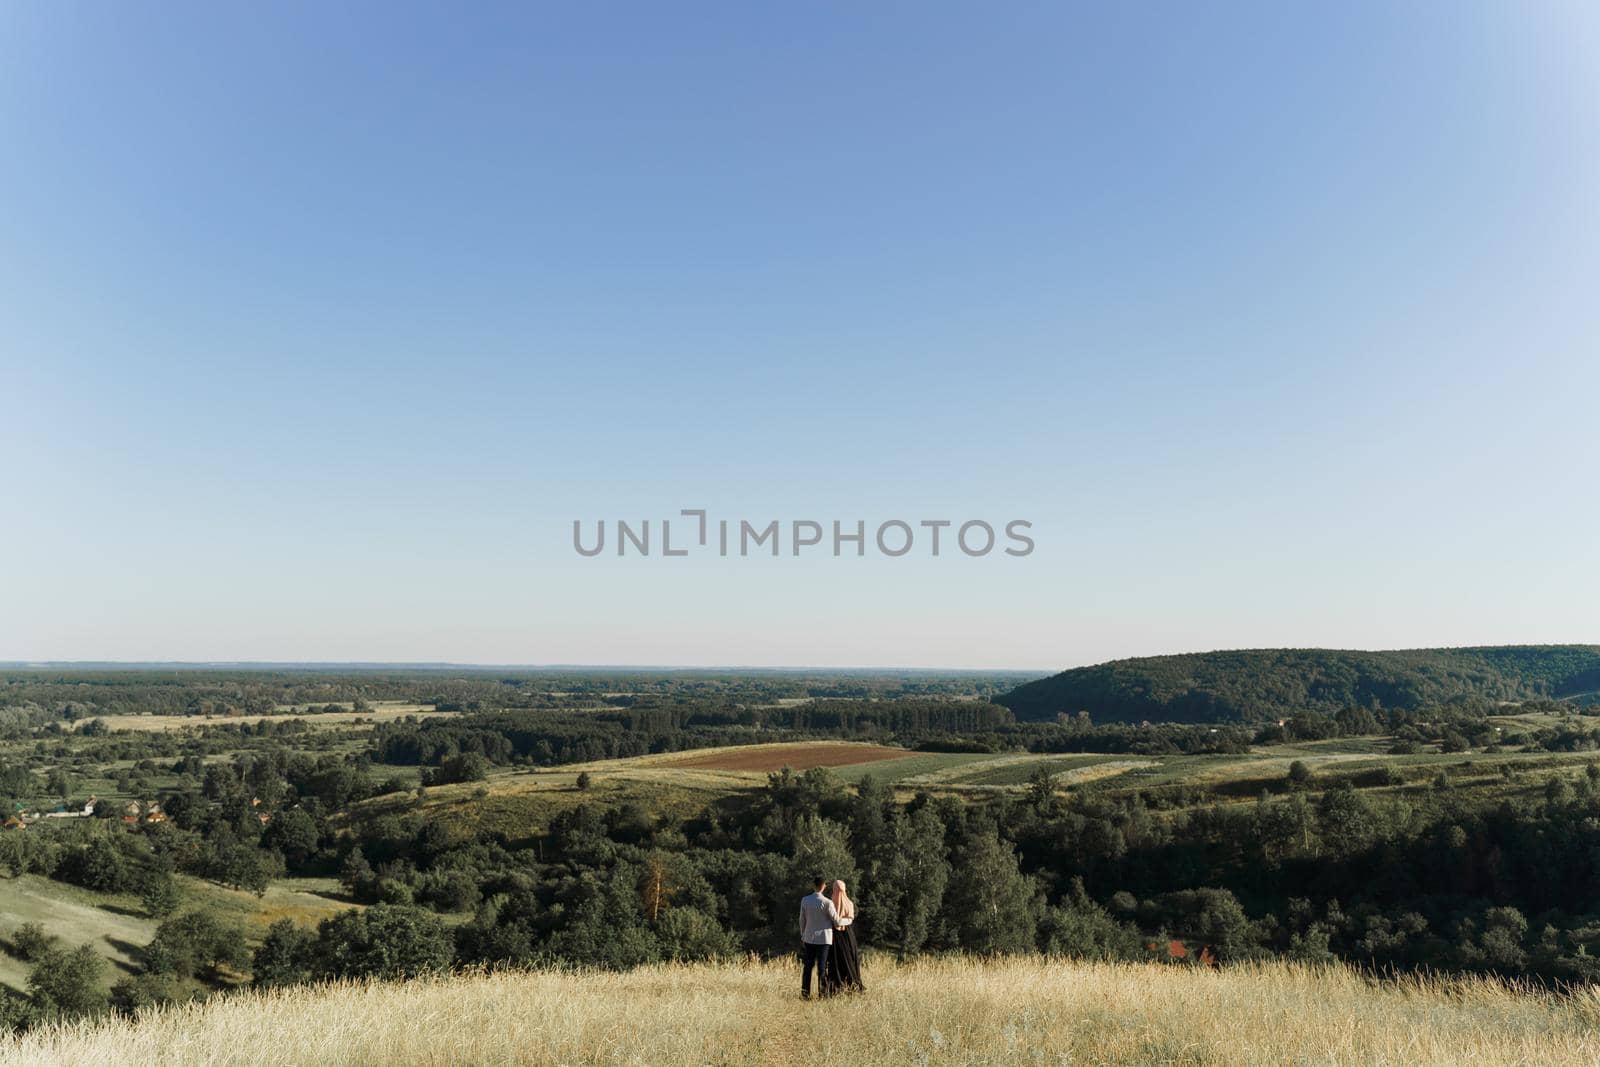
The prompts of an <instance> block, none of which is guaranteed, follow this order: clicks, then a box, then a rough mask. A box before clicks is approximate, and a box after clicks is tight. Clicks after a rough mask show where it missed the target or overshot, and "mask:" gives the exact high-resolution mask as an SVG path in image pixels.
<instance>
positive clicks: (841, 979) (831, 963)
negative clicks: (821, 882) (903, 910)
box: [823, 878, 866, 994]
mask: <svg viewBox="0 0 1600 1067" xmlns="http://www.w3.org/2000/svg"><path fill="white" fill-rule="evenodd" d="M828 899H829V900H831V901H833V910H834V911H836V912H838V913H839V925H837V926H835V927H834V928H833V951H831V952H829V953H828V978H827V981H826V983H825V984H824V985H823V989H825V990H826V991H827V992H828V993H829V994H833V993H861V992H865V990H866V986H864V985H862V984H861V952H860V950H859V949H858V948H857V946H856V929H855V921H856V905H855V902H854V901H852V900H851V899H850V894H849V893H848V892H847V891H846V889H845V884H844V881H843V879H839V878H835V879H834V881H833V884H832V885H831V886H829V887H828Z"/></svg>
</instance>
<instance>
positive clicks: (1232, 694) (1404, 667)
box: [995, 645, 1600, 722]
mask: <svg viewBox="0 0 1600 1067" xmlns="http://www.w3.org/2000/svg"><path fill="white" fill-rule="evenodd" d="M1596 690H1600V646H1596V645H1505V646H1498V647H1489V648H1424V649H1410V650H1406V651H1399V652H1358V651H1340V650H1335V649H1322V648H1266V649H1246V650H1242V651H1233V652H1194V653H1187V654H1184V655H1178V656H1148V657H1143V658H1139V659H1124V660H1114V661H1112V662H1110V663H1102V664H1099V665H1098V666H1094V667H1078V668H1075V669H1073V670H1069V671H1063V672H1062V673H1060V674H1057V675H1054V676H1052V677H1050V678H1044V679H1041V680H1040V681H1037V682H1030V683H1029V684H1027V685H1024V686H1021V687H1019V688H1017V689H1014V690H1012V691H1011V692H1009V693H1007V694H1005V695H1004V696H1001V697H997V698H996V700H995V702H996V703H998V704H1002V705H1004V706H1006V707H1008V708H1010V709H1011V710H1012V711H1013V712H1014V713H1015V714H1016V716H1017V718H1019V719H1022V720H1024V721H1029V720H1031V721H1042V720H1049V719H1053V718H1054V717H1055V716H1056V714H1057V713H1059V712H1067V713H1069V714H1071V713H1075V712H1078V711H1087V712H1088V713H1089V714H1090V716H1092V717H1093V718H1094V720H1095V721H1096V722H1139V721H1142V720H1145V719H1148V720H1150V721H1152V722H1261V721H1265V720H1269V719H1276V718H1279V717H1281V716H1284V715H1292V714H1295V713H1297V712H1315V713H1322V714H1330V715H1331V714H1333V713H1335V712H1337V711H1339V710H1340V709H1341V708H1346V707H1352V706H1355V707H1366V708H1375V709H1379V710H1387V709H1390V708H1400V709H1404V710H1408V711H1412V710H1416V709H1418V708H1423V707H1428V706H1430V705H1435V704H1442V703H1445V702H1447V701H1450V700H1453V699H1459V698H1463V697H1473V696H1477V697H1483V698H1486V699H1489V700H1532V699H1540V698H1546V699H1548V698H1554V699H1562V698H1568V697H1576V696H1580V695H1582V694H1590V693H1593V692H1594V691H1596Z"/></svg>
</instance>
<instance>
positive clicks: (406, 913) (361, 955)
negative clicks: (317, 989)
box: [312, 904, 455, 978]
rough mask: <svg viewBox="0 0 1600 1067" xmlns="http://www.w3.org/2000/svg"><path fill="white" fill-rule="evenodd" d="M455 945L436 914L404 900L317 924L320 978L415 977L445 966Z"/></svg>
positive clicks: (315, 959)
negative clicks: (412, 905)
mask: <svg viewBox="0 0 1600 1067" xmlns="http://www.w3.org/2000/svg"><path fill="white" fill-rule="evenodd" d="M454 955H455V949H454V945H453V943H452V939H451V936H450V930H449V928H448V927H446V926H445V925H444V923H443V922H441V921H440V920H439V919H437V918H435V917H434V916H433V915H431V914H429V913H428V912H426V911H424V910H422V909H421V908H416V907H410V906H408V905H403V904H374V905H373V906H372V907H370V908H367V909H365V910H361V911H358V910H355V909H352V910H350V911H343V912H340V913H339V914H338V915H335V916H333V917H332V918H328V919H324V920H322V922H321V924H320V925H319V926H318V927H317V940H316V945H315V947H314V949H313V952H312V972H313V974H314V975H315V976H316V977H319V978H414V977H416V976H418V975H422V974H430V973H434V972H437V971H443V970H446V969H448V968H449V966H450V963H451V960H452V959H453V958H454Z"/></svg>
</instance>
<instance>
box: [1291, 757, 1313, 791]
mask: <svg viewBox="0 0 1600 1067" xmlns="http://www.w3.org/2000/svg"><path fill="white" fill-rule="evenodd" d="M1288 782H1289V787H1290V788H1291V789H1304V788H1305V787H1306V786H1308V785H1310V784H1311V768H1310V767H1307V766H1306V765H1305V763H1304V762H1303V761H1301V760H1295V761H1294V762H1293V763H1291V764H1289V775H1288Z"/></svg>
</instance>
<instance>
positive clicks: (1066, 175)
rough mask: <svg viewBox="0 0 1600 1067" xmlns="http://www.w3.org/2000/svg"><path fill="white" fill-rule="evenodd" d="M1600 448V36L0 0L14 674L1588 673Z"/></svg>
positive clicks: (1406, 21)
mask: <svg viewBox="0 0 1600 1067" xmlns="http://www.w3.org/2000/svg"><path fill="white" fill-rule="evenodd" d="M1597 415H1600V7H1596V6H1595V5H1592V4H1587V3H1579V2H1573V3H1557V2H1549V3H1547V2H1534V3H1485V4H1473V3H1393V2H1388V0H1385V2H1381V3H1359V2H1358V3H1339V4H1323V5H1309V4H1284V3H1278V2H1263V3H1260V4H1249V5H1212V4H1206V5H1195V4H1179V3H1167V4H1145V3H1135V4H1064V3H1041V4H1005V5H994V4H965V5H952V4H940V3H934V4H922V3H917V4H910V3H907V4H860V3H850V4H837V5H832V4H804V5H772V4H750V3H728V4H698V3H688V4H661V3H649V4H644V3H641V4H563V5H548V6H544V5H533V4H506V5H503V6H500V5H493V4H468V5H444V4H387V3H385V4H359V3H340V4H322V3H306V4H255V3H249V4H247V3H220V4H219V3H211V2H206V3H188V4H185V3H163V4H157V5H149V4H142V5H134V4H116V3H109V2H102V3H92V4H84V3H69V2H52V3H33V4H25V3H12V4H5V5H3V6H0V493H3V496H0V500H3V505H0V659H11V658H18V659H28V658H36V659H45V658H51V659H128V660H136V659H193V660H217V659H229V660H235V659H256V660H291V659H292V660H355V659H360V660H393V661H416V660H453V661H463V662H496V663H633V664H772V665H799V664H816V665H913V666H933V667H976V666H990V667H1025V668H1039V669H1052V668H1059V667H1065V666H1069V665H1075V664H1081V663H1087V662H1094V661H1098V660H1102V659H1106V658H1110V657H1114V656H1127V655H1140V654H1147V653H1156V652H1170V651H1184V650H1195V649H1208V648H1222V647H1243V646H1284V645H1327V646H1338V647H1368V648H1384V647H1405V646H1424V645H1450V644H1473V643H1510V642H1547V641H1562V642H1565V641H1575V642H1600V489H1597V485H1600V422H1597ZM693 507H704V508H708V509H710V510H711V512H712V515H713V517H718V516H721V517H729V518H733V519H735V520H737V519H739V518H747V519H749V520H751V521H765V520H767V519H770V518H777V519H781V520H784V521H788V520H792V519H805V518H814V519H820V520H832V519H835V518H837V519H842V520H846V521H853V520H855V519H857V518H860V519H864V520H867V521H868V522H869V523H876V522H879V521H882V520H885V519H891V518H903V519H906V520H908V521H912V522H915V521H916V520H919V519H925V518H926V519H933V518H949V519H953V520H956V521H961V520H965V519H971V518H982V519H986V520H989V521H991V522H994V523H996V524H997V525H998V524H1001V523H1003V522H1005V521H1007V520H1010V519H1014V518H1022V519H1027V520H1029V521H1031V522H1032V523H1033V536H1034V538H1035V541H1036V544H1037V548H1036V550H1035V551H1034V552H1033V554H1032V555H1030V556H1027V557H1025V558H1011V557H1005V556H1002V555H999V554H998V553H997V554H994V555H991V556H987V557H984V558H979V559H969V558H966V557H964V556H961V555H960V554H959V553H955V554H950V553H946V554H945V555H942V556H941V557H940V558H938V559H934V558H931V557H929V556H926V555H923V554H920V553H913V554H912V555H908V556H906V557H903V558H899V559H888V558H884V557H882V556H878V555H876V554H872V555H869V556H868V557H867V558H864V559H854V558H843V559H833V558H832V557H831V556H829V555H826V554H821V555H818V556H816V557H802V558H799V559H796V558H793V557H791V556H789V555H787V554H785V556H783V557H782V558H779V559H777V560H774V559H771V558H769V557H763V558H748V559H740V558H730V559H720V558H716V557H715V556H709V557H707V556H703V555H698V556H692V557H689V558H684V559H664V558H660V557H659V556H658V555H653V556H651V557H648V558H634V557H629V558H622V559H618V558H616V557H615V556H614V555H612V554H609V553H608V554H606V555H603V556H601V557H598V558H595V559H585V558H582V557H579V556H578V555H577V554H576V553H575V552H574V551H573V549H572V544H571V533H572V531H571V524H572V521H573V520H574V519H575V518H581V519H584V520H585V521H586V522H588V523H592V522H593V520H595V519H599V518H606V519H607V520H608V521H612V522H614V521H615V519H617V518H619V517H620V518H628V519H632V520H635V521H637V520H641V519H645V518H651V519H655V520H657V521H659V519H660V518H661V517H662V516H667V515H674V514H676V513H677V511H678V509H680V508H693ZM677 533H678V531H677V530H676V529H675V530H674V534H675V536H676V535H677ZM786 547H787V546H786Z"/></svg>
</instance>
